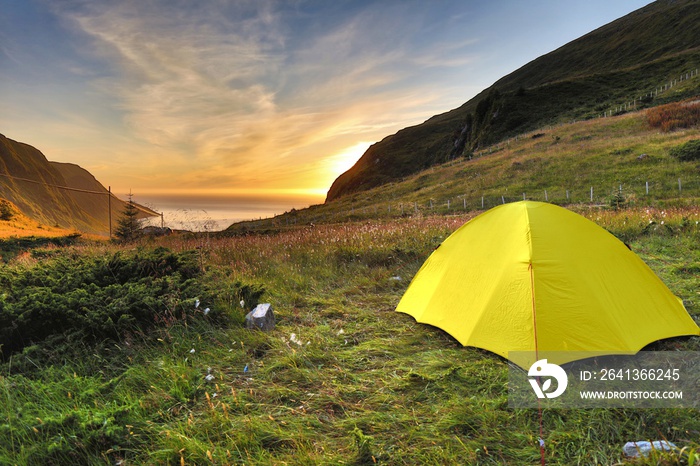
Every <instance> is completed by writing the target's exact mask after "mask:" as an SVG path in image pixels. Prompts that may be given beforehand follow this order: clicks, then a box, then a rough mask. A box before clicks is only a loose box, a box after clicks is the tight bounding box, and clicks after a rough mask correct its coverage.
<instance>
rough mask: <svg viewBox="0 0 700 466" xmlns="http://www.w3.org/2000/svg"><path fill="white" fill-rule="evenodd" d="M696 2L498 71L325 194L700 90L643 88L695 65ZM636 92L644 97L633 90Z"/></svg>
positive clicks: (646, 12) (677, 0)
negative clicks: (459, 103)
mask: <svg viewBox="0 0 700 466" xmlns="http://www.w3.org/2000/svg"><path fill="white" fill-rule="evenodd" d="M698 37H700V2H698V1H697V0H661V1H657V2H655V3H652V4H650V5H648V6H646V7H644V8H642V9H640V10H637V11H635V12H633V13H630V14H629V15H626V16H624V17H623V18H620V19H618V20H616V21H613V22H612V23H609V24H607V25H605V26H603V27H601V28H599V29H597V30H595V31H593V32H591V33H589V34H586V35H585V36H583V37H581V38H579V39H577V40H575V41H573V42H570V43H569V44H566V45H564V46H563V47H560V48H559V49H557V50H555V51H553V52H551V53H549V54H546V55H543V56H542V57H539V58H537V59H536V60H533V61H532V62H530V63H528V64H527V65H525V66H523V67H522V68H520V69H518V70H516V71H514V72H513V73H511V74H509V75H507V76H505V77H503V78H501V79H500V80H498V81H497V82H496V83H494V85H493V86H491V87H490V88H489V89H486V90H484V91H483V92H481V93H480V94H479V95H477V96H476V97H474V98H473V99H471V100H470V101H468V102H467V103H465V104H464V105H462V106H461V107H459V108H457V109H454V110H451V111H449V112H446V113H444V114H441V115H437V116H434V117H432V118H430V119H429V120H427V121H426V122H424V123H423V124H420V125H417V126H413V127H409V128H405V129H403V130H401V131H399V132H398V133H396V134H394V135H391V136H388V137H386V138H385V139H383V140H382V141H380V142H378V143H376V144H374V145H372V146H371V147H370V148H369V149H368V150H367V152H365V154H364V155H363V156H362V157H361V158H360V160H359V161H358V162H357V163H356V164H355V166H353V167H352V168H351V169H350V170H348V171H347V172H345V173H343V174H342V175H341V176H339V177H338V178H337V179H336V180H335V182H334V183H333V185H332V186H331V188H330V189H329V191H328V195H327V199H326V201H327V202H330V201H333V200H335V199H338V198H339V197H342V196H344V195H347V194H350V193H353V192H358V191H363V190H366V189H369V188H372V187H375V186H379V185H382V184H385V183H388V182H391V181H396V180H398V179H401V178H403V177H405V176H407V175H410V174H412V173H416V172H417V171H420V170H422V169H424V168H426V167H429V166H432V165H435V164H438V163H443V162H445V161H449V160H451V159H454V158H456V157H461V156H470V154H471V152H472V151H474V150H477V149H478V148H480V147H484V146H487V145H489V144H493V143H495V142H498V141H501V140H504V139H507V138H508V137H512V136H515V135H517V134H521V133H523V132H527V131H531V130H534V129H537V128H539V127H542V126H545V125H550V124H555V123H559V122H562V121H570V120H572V119H579V120H580V119H588V118H594V117H597V116H600V115H601V114H602V113H604V112H608V111H610V110H611V109H615V107H616V106H617V105H620V104H622V103H624V102H628V101H633V100H634V105H635V107H636V108H643V107H645V106H650V105H656V104H657V103H665V102H668V101H670V100H680V99H683V98H686V97H689V96H692V95H697V94H698V93H700V79H698V78H697V75H696V77H695V79H694V80H690V81H691V84H692V85H689V86H684V87H682V88H680V89H681V90H674V91H673V92H666V93H663V94H661V95H658V96H654V98H652V97H648V96H647V93H648V92H650V91H654V90H655V89H656V87H657V86H658V85H659V84H661V83H663V82H666V81H667V80H671V79H673V78H675V79H678V77H679V75H680V74H681V73H686V72H690V71H694V70H695V69H696V68H697V67H698V66H699V65H700V39H698ZM640 97H641V98H642V99H641V100H640V99H639V98H640Z"/></svg>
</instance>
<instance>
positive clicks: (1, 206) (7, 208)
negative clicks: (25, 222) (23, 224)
mask: <svg viewBox="0 0 700 466" xmlns="http://www.w3.org/2000/svg"><path fill="white" fill-rule="evenodd" d="M12 217H14V212H12V206H11V205H10V203H9V202H7V201H6V200H5V199H3V200H1V201H0V220H4V221H8V220H12Z"/></svg>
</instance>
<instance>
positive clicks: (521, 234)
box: [396, 201, 700, 368]
mask: <svg viewBox="0 0 700 466" xmlns="http://www.w3.org/2000/svg"><path fill="white" fill-rule="evenodd" d="M396 310H397V311H398V312H403V313H406V314H409V315H411V316H413V317H414V318H415V319H416V320H417V321H418V322H421V323H426V324H430V325H433V326H436V327H439V328H441V329H443V330H445V331H446V332H448V333H449V334H451V335H452V336H453V337H455V338H456V339H457V340H458V341H459V342H460V343H462V344H463V345H466V346H475V347H478V348H483V349H486V350H489V351H492V352H494V353H496V354H499V355H501V356H503V357H505V358H508V359H511V360H512V361H513V362H515V363H516V364H518V365H519V366H521V367H524V368H527V367H529V365H530V364H532V363H533V362H534V361H536V360H537V359H539V358H541V357H543V355H547V357H548V359H549V360H550V361H551V362H553V363H556V364H564V363H566V362H570V361H574V360H577V359H583V358H585V357H590V356H593V355H594V354H633V353H636V352H637V351H639V350H640V349H641V348H643V347H644V346H646V345H647V344H649V343H651V342H653V341H656V340H660V339H664V338H670V337H675V336H681V335H700V328H698V326H697V324H696V323H695V322H694V321H693V319H692V318H691V317H690V315H689V314H688V312H687V311H686V309H685V308H684V307H683V303H682V301H681V300H680V299H679V298H677V297H676V296H674V295H673V293H672V292H671V291H670V290H669V289H668V288H667V287H666V285H664V283H663V282H662V281H661V280H660V279H659V278H658V277H657V276H656V275H655V274H654V272H653V271H652V270H651V269H650V268H649V267H648V266H647V265H646V264H645V263H644V262H643V261H642V260H641V259H640V258H639V257H638V256H637V255H635V254H634V253H633V252H632V251H630V250H629V248H628V247H627V246H625V244H624V243H622V242H621V241H620V240H618V239H617V238H615V236H613V235H612V234H610V233H609V232H607V231H606V230H605V229H603V228H601V227H600V226H598V225H596V224H595V223H594V222H592V221H590V220H588V219H586V218H585V217H583V216H581V215H578V214H576V213H574V212H571V211H570V210H567V209H565V208H563V207H559V206H556V205H553V204H547V203H542V202H533V201H521V202H516V203H511V204H503V205H501V206H498V207H495V208H493V209H491V210H489V211H486V212H484V213H483V214H481V215H479V216H477V217H475V218H474V219H472V220H470V221H469V222H467V223H466V224H464V225H463V226H462V227H460V228H459V229H458V230H456V231H455V232H454V233H453V234H452V235H450V236H449V237H448V238H447V239H446V240H445V241H444V242H443V243H442V244H441V245H440V246H439V247H438V248H437V249H436V250H435V251H434V252H433V254H432V255H431V256H430V257H429V258H428V259H427V260H426V261H425V263H424V264H423V266H422V267H421V269H420V270H419V271H418V273H417V274H416V276H415V277H414V278H413V281H412V282H411V284H410V285H409V287H408V289H407V290H406V292H405V294H404V296H403V297H402V299H401V301H400V302H399V305H398V307H397V309H396ZM514 352H528V353H531V354H532V356H531V357H527V358H525V357H523V356H522V355H518V356H515V355H514V354H513V353H514ZM509 353H510V354H511V355H510V356H509ZM515 354H516V355H517V354H518V353H515ZM519 358H520V359H519ZM536 358H537V359H536Z"/></svg>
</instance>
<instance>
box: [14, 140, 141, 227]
mask: <svg viewBox="0 0 700 466" xmlns="http://www.w3.org/2000/svg"><path fill="white" fill-rule="evenodd" d="M8 175H9V176H8ZM65 187H68V188H70V189H64V188H65ZM0 198H4V199H7V200H9V201H10V202H12V203H13V204H14V205H15V206H16V207H17V208H18V209H19V210H20V211H22V212H23V213H24V214H25V215H26V216H27V217H29V218H31V219H32V220H33V221H35V222H39V223H41V224H44V225H49V226H51V227H54V228H58V229H69V230H79V231H82V232H87V233H95V234H101V235H106V234H107V233H108V232H109V208H108V206H109V202H108V191H107V190H106V189H105V188H104V186H102V185H101V184H100V183H99V182H98V181H97V180H96V179H95V177H93V176H92V175H91V174H90V173H89V172H88V171H87V170H85V169H83V168H81V167H79V166H77V165H74V164H68V163H58V162H49V161H48V160H47V159H46V157H45V156H44V154H42V153H41V151H39V150H38V149H36V148H34V147H32V146H30V145H29V144H25V143H21V142H17V141H13V140H12V139H9V138H6V137H5V136H3V135H0ZM125 205H126V204H125V202H124V201H122V200H121V199H118V198H117V197H116V196H112V202H111V210H112V227H113V228H114V227H116V225H117V220H118V218H119V216H120V215H121V213H122V212H123V211H124V207H125ZM139 207H140V206H139ZM141 211H142V215H143V216H144V217H146V216H152V215H155V213H154V212H152V211H150V210H149V209H146V208H141Z"/></svg>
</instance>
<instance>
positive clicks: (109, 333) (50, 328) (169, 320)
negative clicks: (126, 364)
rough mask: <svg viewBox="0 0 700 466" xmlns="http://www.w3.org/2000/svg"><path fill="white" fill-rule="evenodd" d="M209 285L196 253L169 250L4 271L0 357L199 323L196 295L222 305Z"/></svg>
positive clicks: (0, 296)
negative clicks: (33, 347) (195, 320)
mask: <svg viewBox="0 0 700 466" xmlns="http://www.w3.org/2000/svg"><path fill="white" fill-rule="evenodd" d="M206 283H208V280H206V279H205V277H204V274H203V272H202V271H201V269H200V268H199V265H198V262H197V257H196V255H195V254H193V253H191V252H185V253H173V252H171V251H170V250H168V249H165V248H157V249H155V250H152V251H148V252H143V251H137V252H135V253H130V254H124V253H120V252H117V253H115V254H113V255H109V256H104V257H84V256H67V255H63V256H60V257H57V258H54V259H51V260H46V261H44V262H43V263H42V264H41V265H37V266H34V267H24V268H15V269H11V270H7V269H6V270H4V271H2V272H1V273H0V342H2V346H1V347H0V354H1V355H2V356H5V357H6V356H8V355H11V354H13V353H16V352H19V351H23V350H24V349H25V348H27V347H29V346H31V345H40V346H41V347H42V348H44V349H53V350H55V351H60V350H62V349H65V348H66V347H70V346H75V345H76V344H77V343H80V344H93V343H98V342H104V341H105V340H107V341H114V342H120V341H123V340H125V339H127V340H128V339H129V338H130V337H131V336H134V335H144V336H145V335H147V334H148V332H149V331H150V330H152V329H153V328H154V327H157V326H161V327H162V326H168V325H171V324H173V323H175V322H178V321H185V322H187V321H188V320H190V319H193V318H195V316H197V318H199V317H201V316H202V315H203V313H204V312H203V308H204V306H202V308H197V305H196V304H195V300H196V299H197V298H200V299H201V301H202V302H203V303H214V302H215V301H217V300H218V297H217V296H215V293H214V292H212V291H210V290H209V289H208V288H207V286H206ZM233 286H235V287H237V289H238V290H239V291H240V293H238V294H240V295H243V294H246V293H248V298H249V299H251V298H252V297H254V298H257V297H259V296H260V294H257V295H255V294H253V296H252V297H251V296H250V290H248V288H246V286H245V285H244V284H241V283H235V284H233ZM246 304H249V303H246ZM250 304H253V303H250ZM223 314H224V313H213V314H212V315H210V316H209V317H208V319H215V320H216V319H221V318H222V317H223Z"/></svg>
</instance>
